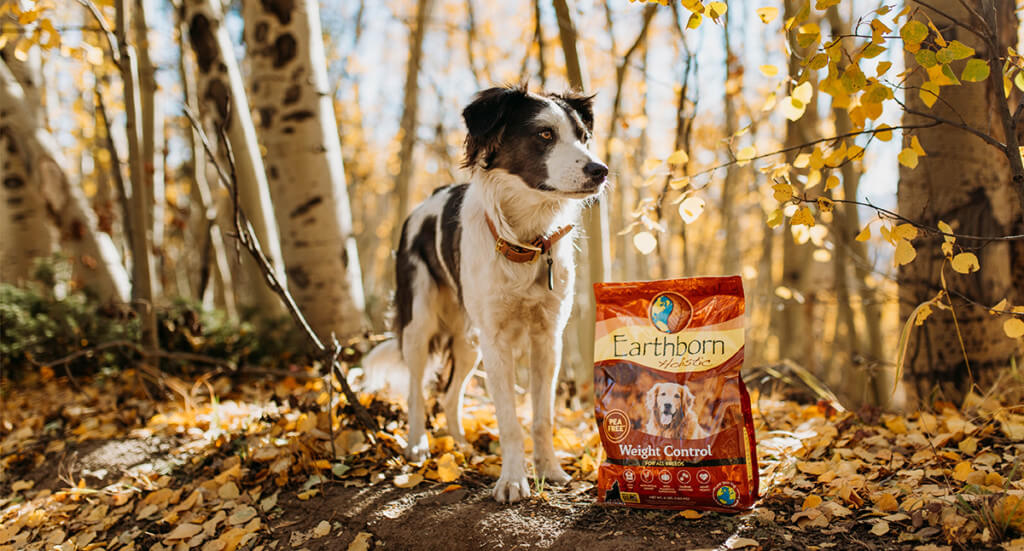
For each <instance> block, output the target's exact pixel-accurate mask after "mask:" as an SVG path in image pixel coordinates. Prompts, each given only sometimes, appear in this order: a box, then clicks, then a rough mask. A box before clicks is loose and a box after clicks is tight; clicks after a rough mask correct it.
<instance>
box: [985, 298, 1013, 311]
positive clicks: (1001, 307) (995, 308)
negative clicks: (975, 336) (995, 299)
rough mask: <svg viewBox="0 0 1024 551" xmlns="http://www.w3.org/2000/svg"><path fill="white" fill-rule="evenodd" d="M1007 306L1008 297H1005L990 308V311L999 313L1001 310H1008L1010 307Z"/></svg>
mask: <svg viewBox="0 0 1024 551" xmlns="http://www.w3.org/2000/svg"><path fill="white" fill-rule="evenodd" d="M1006 306H1007V303H1006V299H1005V298H1004V299H1003V300H1000V301H999V303H998V304H996V305H995V306H993V307H992V308H990V309H989V311H988V313H989V314H992V315H995V314H998V313H999V311H1000V310H1008V308H1007V307H1006Z"/></svg>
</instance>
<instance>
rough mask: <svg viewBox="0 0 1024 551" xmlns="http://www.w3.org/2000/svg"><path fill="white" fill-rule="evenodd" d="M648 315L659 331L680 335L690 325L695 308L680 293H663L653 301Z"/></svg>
mask: <svg viewBox="0 0 1024 551" xmlns="http://www.w3.org/2000/svg"><path fill="white" fill-rule="evenodd" d="M647 314H648V317H649V318H651V324H653V325H654V327H655V328H657V330H658V331H661V332H662V333H678V332H680V331H682V330H683V329H686V327H687V326H688V325H690V320H691V319H692V318H693V306H692V305H691V304H690V301H689V300H686V297H684V296H682V295H680V294H678V293H671V292H669V293H661V294H660V295H658V296H656V297H654V300H652V301H651V306H650V308H649V311H648V312H647Z"/></svg>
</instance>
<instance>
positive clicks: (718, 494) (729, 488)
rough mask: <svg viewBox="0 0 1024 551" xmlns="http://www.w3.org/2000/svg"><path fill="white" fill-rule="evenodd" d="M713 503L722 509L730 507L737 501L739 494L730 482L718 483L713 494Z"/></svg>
mask: <svg viewBox="0 0 1024 551" xmlns="http://www.w3.org/2000/svg"><path fill="white" fill-rule="evenodd" d="M713 495H714V497H715V503H717V504H719V505H722V506H724V507H732V506H733V505H736V502H737V501H739V498H740V494H739V491H738V490H737V489H736V485H735V484H733V483H732V482H719V483H718V485H717V486H715V490H714V492H713Z"/></svg>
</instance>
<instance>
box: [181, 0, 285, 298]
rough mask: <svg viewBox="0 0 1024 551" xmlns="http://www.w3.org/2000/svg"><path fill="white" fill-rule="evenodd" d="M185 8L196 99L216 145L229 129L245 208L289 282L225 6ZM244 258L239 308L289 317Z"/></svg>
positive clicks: (204, 3)
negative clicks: (223, 10) (195, 72)
mask: <svg viewBox="0 0 1024 551" xmlns="http://www.w3.org/2000/svg"><path fill="white" fill-rule="evenodd" d="M183 7H184V14H185V15H184V18H185V21H186V22H187V23H188V39H189V43H190V44H191V46H192V51H193V52H195V55H196V63H197V64H198V67H199V76H198V79H197V83H196V84H197V86H196V95H197V96H198V98H199V109H200V114H201V115H202V118H203V122H204V124H205V125H206V126H207V134H208V135H209V136H211V139H214V140H215V139H216V136H217V134H218V133H217V131H216V128H218V127H224V129H225V133H226V134H227V138H228V141H229V142H230V144H231V149H232V152H233V153H234V157H235V162H236V169H237V177H238V184H239V186H238V187H239V189H238V198H239V203H240V204H241V207H242V208H243V209H244V210H245V213H246V215H247V216H248V218H249V221H250V223H251V224H252V227H253V231H254V232H255V234H256V238H257V239H259V242H260V244H261V245H262V247H263V252H264V253H265V254H266V255H267V258H268V259H269V260H270V262H271V264H272V265H273V267H274V269H275V271H276V272H277V277H278V278H279V279H280V280H281V281H282V282H283V281H285V275H284V260H283V258H282V256H281V244H280V238H279V236H278V231H277V225H276V224H275V223H274V215H273V209H272V208H271V201H270V189H269V187H268V185H267V176H266V172H265V169H264V167H263V159H262V158H261V157H260V153H259V145H258V143H257V141H256V129H255V128H254V126H253V122H252V116H251V115H250V111H249V99H248V97H247V96H246V93H245V84H244V82H243V81H242V75H241V72H240V71H239V69H238V63H237V61H236V60H235V58H234V54H233V46H232V43H231V39H230V38H229V37H228V31H227V29H226V28H225V27H224V21H223V19H224V17H223V14H222V13H221V9H220V2H219V1H211V0H185V1H184V2H183ZM222 145H223V144H222ZM223 155H224V154H223V153H222V156H223ZM225 166H227V165H226V164H225ZM242 257H243V258H242V260H241V264H242V267H243V270H242V272H243V273H241V274H239V275H241V276H242V277H239V278H236V281H240V285H239V292H238V293H236V296H237V297H238V301H239V306H243V307H248V308H250V309H257V310H259V312H260V313H261V314H262V315H264V316H267V317H278V316H283V315H284V314H285V310H284V306H283V305H282V304H281V301H280V299H279V298H278V297H277V295H276V294H274V292H273V291H271V290H270V289H269V288H268V286H267V285H266V283H265V282H264V281H263V273H262V272H261V271H260V268H259V266H257V265H256V263H255V261H253V260H252V259H251V258H249V257H248V256H246V255H242Z"/></svg>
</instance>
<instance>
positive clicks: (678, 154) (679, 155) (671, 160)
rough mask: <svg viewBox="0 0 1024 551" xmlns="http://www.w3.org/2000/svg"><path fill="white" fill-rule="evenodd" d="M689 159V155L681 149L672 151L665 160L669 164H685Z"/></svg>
mask: <svg viewBox="0 0 1024 551" xmlns="http://www.w3.org/2000/svg"><path fill="white" fill-rule="evenodd" d="M689 160H690V156H689V155H688V154H687V153H686V151H685V150H683V149H680V150H678V151H674V152H673V153H672V154H671V155H669V156H668V159H665V161H666V162H667V163H668V164H670V165H685V164H686V163H687V161H689Z"/></svg>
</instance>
